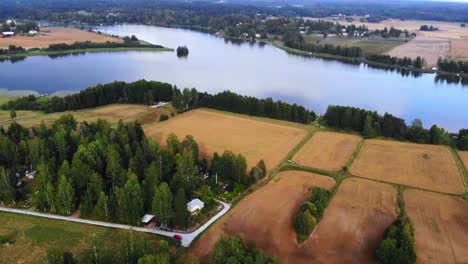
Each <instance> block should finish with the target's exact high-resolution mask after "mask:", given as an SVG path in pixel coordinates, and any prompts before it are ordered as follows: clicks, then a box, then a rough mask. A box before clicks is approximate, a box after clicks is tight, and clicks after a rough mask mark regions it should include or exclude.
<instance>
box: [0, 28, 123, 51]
mask: <svg viewBox="0 0 468 264" xmlns="http://www.w3.org/2000/svg"><path fill="white" fill-rule="evenodd" d="M40 30H41V31H39V35H37V36H14V37H10V38H0V48H8V46H9V45H16V46H21V47H23V48H25V49H31V48H46V47H48V46H49V45H50V44H61V43H65V44H72V43H75V42H77V41H79V42H83V41H91V42H107V41H110V42H123V40H122V39H120V38H116V37H112V36H108V35H103V34H98V33H95V32H89V31H86V30H80V29H77V28H64V27H42V28H41V29H40Z"/></svg>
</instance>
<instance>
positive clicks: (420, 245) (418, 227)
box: [403, 190, 468, 263]
mask: <svg viewBox="0 0 468 264" xmlns="http://www.w3.org/2000/svg"><path fill="white" fill-rule="evenodd" d="M403 194H404V199H405V204H406V209H407V212H408V215H409V217H410V218H411V220H412V221H413V223H414V228H415V242H416V253H417V256H418V261H417V262H418V263H468V250H466V249H467V245H468V204H467V203H466V202H464V201H463V200H461V199H459V198H457V197H451V196H447V195H441V194H435V193H430V192H426V191H418V190H406V191H405V192H404V193H403Z"/></svg>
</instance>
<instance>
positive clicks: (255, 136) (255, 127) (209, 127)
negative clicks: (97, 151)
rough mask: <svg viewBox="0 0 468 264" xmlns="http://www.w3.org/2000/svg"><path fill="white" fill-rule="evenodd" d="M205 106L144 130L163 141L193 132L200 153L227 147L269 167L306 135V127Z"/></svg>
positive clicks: (219, 151)
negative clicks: (262, 160) (214, 109)
mask: <svg viewBox="0 0 468 264" xmlns="http://www.w3.org/2000/svg"><path fill="white" fill-rule="evenodd" d="M263 120H265V121H262V122H260V121H257V120H254V119H251V118H248V117H247V118H246V117H240V116H235V115H229V114H223V113H222V112H214V111H207V110H204V109H197V110H192V111H189V112H186V113H183V114H181V115H178V116H176V117H174V118H171V119H169V120H168V121H165V122H163V123H160V124H154V125H151V126H147V127H146V128H145V133H146V134H147V135H148V136H150V137H153V138H154V139H155V140H156V141H158V142H159V143H161V144H162V145H165V144H166V138H167V136H168V135H169V134H170V133H175V134H176V135H177V136H178V137H179V138H181V139H182V138H184V137H185V136H186V135H192V136H193V137H194V139H195V140H196V141H197V142H198V144H199V148H200V153H201V154H202V156H211V155H213V153H215V152H218V154H220V155H221V154H222V153H223V152H224V151H225V150H230V151H232V152H234V153H236V154H238V153H241V154H243V155H244V156H245V157H246V159H247V163H248V166H249V167H253V166H255V165H256V164H257V162H258V161H259V160H261V159H264V160H265V162H266V165H267V167H268V168H272V167H274V166H275V165H277V164H279V163H280V161H281V160H282V159H283V158H284V157H285V156H286V155H287V154H288V153H289V152H290V150H291V149H293V148H294V147H295V146H296V145H297V144H298V143H299V142H301V140H302V139H303V138H304V137H305V136H306V135H307V133H308V132H307V130H305V129H299V128H296V127H292V126H285V125H278V124H276V123H270V122H268V120H269V119H266V118H264V119H263Z"/></svg>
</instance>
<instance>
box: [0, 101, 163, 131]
mask: <svg viewBox="0 0 468 264" xmlns="http://www.w3.org/2000/svg"><path fill="white" fill-rule="evenodd" d="M171 112H172V109H171V108H158V109H154V108H150V107H147V106H143V105H131V104H115V105H108V106H103V107H98V108H93V109H85V110H79V111H67V112H59V113H53V114H43V113H42V112H38V111H18V112H17V115H18V117H17V123H19V124H21V125H22V126H25V127H37V126H39V125H40V124H41V122H42V121H44V123H45V124H46V125H51V124H52V123H53V122H54V121H55V120H57V119H59V118H60V117H61V116H62V115H64V114H68V113H71V114H73V116H74V117H75V119H76V120H77V121H78V122H81V121H84V120H86V121H87V122H94V121H96V120H98V119H105V120H107V121H109V122H110V123H111V124H112V125H116V124H117V123H118V122H119V120H120V119H122V121H123V122H132V121H138V122H139V123H140V124H142V125H143V126H146V125H149V124H154V123H155V122H157V121H159V117H160V115H161V114H162V113H164V114H166V115H169V116H170V115H171ZM10 122H11V120H10V116H9V111H4V110H1V111H0V125H8V124H9V123H10Z"/></svg>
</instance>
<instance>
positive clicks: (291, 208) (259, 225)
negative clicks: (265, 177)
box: [190, 171, 335, 263]
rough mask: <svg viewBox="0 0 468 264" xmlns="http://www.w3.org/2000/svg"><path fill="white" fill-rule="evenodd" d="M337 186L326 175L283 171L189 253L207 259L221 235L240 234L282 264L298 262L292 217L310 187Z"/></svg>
mask: <svg viewBox="0 0 468 264" xmlns="http://www.w3.org/2000/svg"><path fill="white" fill-rule="evenodd" d="M334 185H335V181H334V180H333V179H332V178H329V177H326V176H321V175H317V174H313V173H308V172H301V171H285V172H280V173H279V174H278V176H277V178H275V179H273V180H272V181H271V182H269V183H268V184H267V185H265V186H264V187H262V188H260V189H259V190H257V191H255V192H254V193H252V194H250V195H248V196H247V197H245V198H244V199H243V200H242V201H241V202H239V204H237V205H236V206H235V207H234V208H233V209H232V210H231V211H230V212H228V213H227V214H226V215H225V216H223V218H221V219H220V220H219V221H217V222H216V223H215V224H214V225H213V226H212V227H210V229H209V230H208V231H207V232H205V233H204V234H203V235H202V236H201V237H200V239H199V240H197V242H196V244H195V245H194V246H193V247H192V248H191V249H190V253H192V254H194V255H196V256H197V257H200V258H201V259H202V260H206V257H207V255H208V254H209V253H210V251H211V249H212V248H213V245H214V244H215V243H216V241H217V240H218V238H219V237H220V236H221V234H226V235H235V234H241V235H242V236H244V237H245V239H246V240H248V241H255V242H256V244H257V246H258V247H259V248H260V249H262V250H264V251H265V252H266V253H267V254H268V255H272V256H275V257H277V258H278V259H279V260H280V261H281V262H282V263H297V262H295V261H296V260H297V254H298V251H301V250H300V249H299V248H298V246H297V244H296V233H295V231H294V230H293V227H292V222H293V215H294V214H295V213H296V212H297V210H299V207H300V206H301V205H302V203H304V201H306V200H307V198H308V197H309V196H310V192H309V190H310V188H311V187H313V186H321V187H324V188H327V189H330V188H332V187H333V186H334ZM285 194H287V195H285ZM304 260H306V259H303V260H302V261H304Z"/></svg>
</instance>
